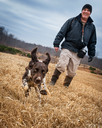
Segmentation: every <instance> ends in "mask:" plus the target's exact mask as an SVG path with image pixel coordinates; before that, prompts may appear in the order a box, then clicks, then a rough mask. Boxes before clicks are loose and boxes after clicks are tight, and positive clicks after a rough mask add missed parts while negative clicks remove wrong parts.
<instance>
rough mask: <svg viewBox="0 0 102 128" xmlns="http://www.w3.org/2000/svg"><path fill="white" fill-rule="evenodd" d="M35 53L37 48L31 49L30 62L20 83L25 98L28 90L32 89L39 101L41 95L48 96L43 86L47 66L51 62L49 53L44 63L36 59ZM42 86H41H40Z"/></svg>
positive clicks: (44, 85)
mask: <svg viewBox="0 0 102 128" xmlns="http://www.w3.org/2000/svg"><path fill="white" fill-rule="evenodd" d="M36 52H37V48H35V49H33V50H32V52H31V58H32V60H31V61H30V62H29V65H28V66H27V67H26V68H25V69H26V72H25V73H24V75H23V77H22V83H23V88H24V91H25V96H28V95H29V90H30V88H31V87H34V88H35V91H36V93H37V95H38V97H39V99H40V100H41V94H43V95H47V94H49V91H48V89H47V87H46V84H45V75H46V73H47V72H48V64H49V62H50V60H51V57H50V54H49V53H46V55H47V59H45V60H44V61H39V60H38V59H37V56H36ZM42 84H43V86H41V85H42Z"/></svg>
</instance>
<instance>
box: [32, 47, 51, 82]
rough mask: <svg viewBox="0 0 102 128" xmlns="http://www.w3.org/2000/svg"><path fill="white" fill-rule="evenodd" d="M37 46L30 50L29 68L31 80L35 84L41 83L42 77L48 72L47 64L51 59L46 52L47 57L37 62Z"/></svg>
mask: <svg viewBox="0 0 102 128" xmlns="http://www.w3.org/2000/svg"><path fill="white" fill-rule="evenodd" d="M36 52H37V48H35V49H33V50H32V52H31V57H32V62H33V67H32V69H31V76H32V81H33V82H34V83H35V84H41V82H42V80H43V78H44V77H45V75H46V73H47V72H48V64H49V62H50V60H51V57H50V54H49V53H46V55H47V59H45V60H44V61H42V62H39V60H38V59H37V56H36Z"/></svg>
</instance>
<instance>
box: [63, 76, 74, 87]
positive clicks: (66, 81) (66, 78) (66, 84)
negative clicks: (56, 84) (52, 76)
mask: <svg viewBox="0 0 102 128" xmlns="http://www.w3.org/2000/svg"><path fill="white" fill-rule="evenodd" d="M72 79H73V77H69V76H66V77H65V80H64V83H63V85H64V86H65V87H68V86H69V85H70V83H71V81H72Z"/></svg>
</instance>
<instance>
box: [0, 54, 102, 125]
mask: <svg viewBox="0 0 102 128" xmlns="http://www.w3.org/2000/svg"><path fill="white" fill-rule="evenodd" d="M29 61H30V59H29V58H27V57H22V56H17V55H11V54H6V53H0V128H102V76H101V75H96V74H92V73H89V72H85V71H82V70H77V75H76V76H75V77H74V79H73V81H72V83H71V85H70V86H69V87H68V88H65V87H63V80H64V77H65V73H63V74H61V76H60V78H59V80H58V81H57V83H56V85H55V86H54V87H52V86H50V85H49V84H48V83H49V82H50V79H51V76H52V74H53V71H54V68H55V64H52V63H50V64H49V71H48V73H47V75H46V84H47V87H48V89H49V91H50V94H51V95H50V96H42V97H41V105H40V106H39V99H38V98H37V96H36V94H35V90H34V89H33V88H32V89H31V92H30V96H29V97H28V98H25V97H24V91H23V89H22V75H23V73H24V72H25V67H26V66H27V65H28V62H29Z"/></svg>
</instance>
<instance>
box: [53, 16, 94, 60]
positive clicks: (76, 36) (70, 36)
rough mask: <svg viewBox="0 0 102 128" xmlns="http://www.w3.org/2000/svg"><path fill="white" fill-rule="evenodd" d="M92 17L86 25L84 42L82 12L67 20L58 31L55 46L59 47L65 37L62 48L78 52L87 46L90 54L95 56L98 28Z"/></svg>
mask: <svg viewBox="0 0 102 128" xmlns="http://www.w3.org/2000/svg"><path fill="white" fill-rule="evenodd" d="M92 22H93V20H92V19H91V17H89V18H88V20H87V23H86V24H85V26H84V35H83V42H82V41H81V39H82V26H83V25H82V22H81V14H79V15H78V16H76V17H74V18H70V19H69V20H67V21H66V22H65V23H64V25H63V26H62V27H61V29H60V31H59V32H58V34H57V36H56V38H55V40H54V43H53V45H54V47H59V45H60V42H61V41H62V40H63V38H64V37H65V40H64V41H63V43H62V45H61V48H65V49H68V50H70V51H72V52H75V53H77V52H78V51H79V50H80V49H82V48H84V47H85V46H87V48H88V55H89V56H92V57H94V56H95V45H96V29H95V26H94V24H93V23H92Z"/></svg>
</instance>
